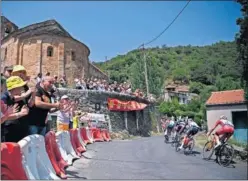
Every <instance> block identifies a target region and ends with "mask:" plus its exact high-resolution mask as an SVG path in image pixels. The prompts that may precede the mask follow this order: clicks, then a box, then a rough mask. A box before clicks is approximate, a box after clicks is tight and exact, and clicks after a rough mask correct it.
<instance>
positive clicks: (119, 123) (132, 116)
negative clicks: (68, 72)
mask: <svg viewBox="0 0 248 181" xmlns="http://www.w3.org/2000/svg"><path fill="white" fill-rule="evenodd" d="M63 95H68V96H69V97H70V99H79V107H80V109H81V110H82V111H85V112H90V113H100V114H105V116H106V115H109V118H110V121H111V127H112V131H113V132H115V131H121V130H125V113H124V112H118V111H109V110H108V107H107V99H108V98H116V99H119V100H122V101H129V100H134V101H137V102H141V103H146V104H149V102H148V101H147V100H144V99H140V98H136V97H134V96H129V95H124V94H118V93H113V92H100V91H87V90H76V89H62V88H60V89H59V96H63ZM96 104H99V105H100V110H96V109H95V106H96ZM151 107H152V105H150V104H149V106H148V107H147V108H145V109H144V110H142V111H137V113H136V111H130V112H127V124H128V132H129V133H130V134H133V135H142V136H149V131H151V119H150V116H149V109H150V108H151ZM136 115H137V116H136ZM136 118H138V129H137V124H136Z"/></svg>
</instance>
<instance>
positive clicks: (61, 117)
mask: <svg viewBox="0 0 248 181" xmlns="http://www.w3.org/2000/svg"><path fill="white" fill-rule="evenodd" d="M61 104H62V109H61V110H60V111H59V112H58V114H57V130H58V131H68V130H69V124H70V109H71V105H70V101H69V97H68V96H67V95H63V96H62V97H61Z"/></svg>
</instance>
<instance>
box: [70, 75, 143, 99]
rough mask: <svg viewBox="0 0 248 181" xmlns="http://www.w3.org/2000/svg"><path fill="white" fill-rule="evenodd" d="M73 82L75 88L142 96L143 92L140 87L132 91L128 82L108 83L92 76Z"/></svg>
mask: <svg viewBox="0 0 248 181" xmlns="http://www.w3.org/2000/svg"><path fill="white" fill-rule="evenodd" d="M74 82H75V88H76V89H83V90H86V89H87V90H98V91H108V92H118V93H122V94H128V95H134V96H137V97H141V98H144V93H143V92H142V91H141V90H140V89H136V90H135V92H132V85H131V83H129V82H123V83H117V82H116V81H114V82H113V83H110V82H108V81H107V80H104V79H98V78H94V77H92V78H88V79H85V78H82V79H75V80H74Z"/></svg>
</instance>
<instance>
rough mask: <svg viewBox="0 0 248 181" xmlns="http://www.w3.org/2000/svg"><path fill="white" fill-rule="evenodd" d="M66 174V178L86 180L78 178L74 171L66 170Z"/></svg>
mask: <svg viewBox="0 0 248 181" xmlns="http://www.w3.org/2000/svg"><path fill="white" fill-rule="evenodd" d="M66 174H67V175H68V178H75V179H83V180H86V179H87V178H86V177H80V176H78V172H74V171H68V170H66Z"/></svg>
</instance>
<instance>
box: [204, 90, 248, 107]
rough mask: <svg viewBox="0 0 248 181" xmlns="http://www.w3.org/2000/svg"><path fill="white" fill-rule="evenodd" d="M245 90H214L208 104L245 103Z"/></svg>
mask: <svg viewBox="0 0 248 181" xmlns="http://www.w3.org/2000/svg"><path fill="white" fill-rule="evenodd" d="M244 102H245V98H244V90H243V89H238V90H228V91H220V92H212V94H211V96H210V97H209V99H208V100H207V102H206V105H216V104H235V103H244Z"/></svg>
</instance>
